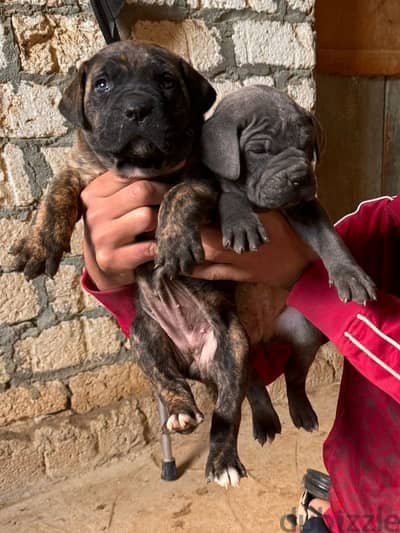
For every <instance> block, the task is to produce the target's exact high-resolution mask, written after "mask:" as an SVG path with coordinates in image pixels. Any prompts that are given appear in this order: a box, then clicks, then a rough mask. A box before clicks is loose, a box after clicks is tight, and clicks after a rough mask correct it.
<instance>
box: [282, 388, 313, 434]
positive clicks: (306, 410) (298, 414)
mask: <svg viewBox="0 0 400 533" xmlns="http://www.w3.org/2000/svg"><path fill="white" fill-rule="evenodd" d="M289 412H290V416H291V418H292V421H293V424H294V425H295V426H296V427H297V428H304V429H305V430H306V431H309V432H312V431H318V427H319V425H318V417H317V415H316V414H315V411H314V409H313V408H312V405H311V403H310V402H309V400H308V398H307V397H306V396H305V397H304V398H296V399H293V398H289Z"/></svg>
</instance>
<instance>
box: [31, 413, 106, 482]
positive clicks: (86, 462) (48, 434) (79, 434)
mask: <svg viewBox="0 0 400 533" xmlns="http://www.w3.org/2000/svg"><path fill="white" fill-rule="evenodd" d="M35 439H36V440H38V441H39V442H42V445H43V448H44V463H45V467H46V475H47V476H48V477H49V478H50V479H60V478H63V477H65V476H68V475H72V474H73V473H76V472H77V471H79V470H88V469H89V468H90V466H91V465H93V464H94V462H95V458H96V455H97V438H96V435H94V434H93V433H91V431H90V430H89V429H88V428H86V427H85V426H84V425H81V424H79V423H77V424H74V422H73V420H72V419H71V417H67V418H64V419H63V420H62V422H59V423H58V424H57V425H50V424H48V425H47V426H44V427H42V428H40V429H39V430H38V431H36V432H35Z"/></svg>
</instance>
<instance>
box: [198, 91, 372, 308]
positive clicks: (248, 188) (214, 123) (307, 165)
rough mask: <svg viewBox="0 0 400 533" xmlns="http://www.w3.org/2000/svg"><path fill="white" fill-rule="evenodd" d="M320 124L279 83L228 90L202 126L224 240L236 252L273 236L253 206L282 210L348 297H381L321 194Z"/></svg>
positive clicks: (361, 300)
mask: <svg viewBox="0 0 400 533" xmlns="http://www.w3.org/2000/svg"><path fill="white" fill-rule="evenodd" d="M320 144H321V129H320V127H319V125H318V123H317V121H316V119H315V118H314V117H313V115H312V114H311V113H309V112H308V111H306V110H305V109H303V108H302V107H300V106H299V105H297V104H296V103H295V102H294V101H293V100H292V99H291V98H290V97H289V96H287V95H286V94H285V93H283V92H281V91H278V90H277V89H274V88H271V87H267V86H262V85H255V86H251V87H245V88H243V89H239V90H238V91H236V92H234V93H231V94H229V95H228V96H226V97H225V98H224V99H223V100H222V101H221V102H220V103H219V105H218V106H217V108H216V110H215V112H214V114H213V116H212V117H211V118H210V119H209V120H208V121H207V122H206V123H205V125H204V126H203V130H202V145H203V162H204V163H205V165H206V166H207V167H208V168H209V169H210V170H212V171H213V172H214V174H215V175H216V176H217V177H218V178H219V181H220V183H221V187H222V191H223V193H222V195H221V198H220V202H219V214H220V219H221V227H222V233H223V242H224V246H226V247H228V248H232V249H233V250H235V251H236V252H238V253H241V252H243V251H245V250H256V249H257V248H258V247H259V246H260V245H261V244H262V243H263V242H265V241H266V240H268V236H267V235H266V234H265V231H264V228H263V226H262V225H261V224H260V222H259V219H258V217H257V216H256V214H255V213H254V212H253V207H256V208H261V209H263V210H265V209H280V210H281V211H282V213H283V214H284V215H285V217H286V218H287V220H288V221H289V223H290V224H291V225H292V227H293V228H294V229H295V230H296V231H297V232H298V233H299V235H300V236H301V237H302V238H303V239H304V240H305V241H306V242H307V243H308V244H309V245H310V246H311V247H312V248H313V249H314V250H315V252H316V253H317V254H318V255H319V256H320V257H321V258H322V260H323V262H324V265H325V267H326V269H327V271H328V274H329V281H330V283H331V284H332V285H334V286H335V287H336V288H337V291H338V294H339V297H340V299H341V300H342V301H350V300H354V301H356V302H359V303H364V302H366V301H367V300H370V299H375V285H374V283H373V281H372V280H371V279H370V278H369V277H368V276H367V275H366V274H365V273H364V271H363V270H362V269H361V268H360V267H359V266H358V265H357V264H356V262H355V260H354V259H353V257H352V256H351V254H350V252H349V250H348V249H347V247H346V246H345V245H344V243H343V242H342V240H341V239H340V237H339V236H338V235H337V234H336V232H335V230H334V229H333V227H332V224H331V223H330V221H329V218H328V216H327V215H326V213H325V211H324V209H323V208H322V206H321V205H320V204H319V202H318V200H317V199H316V178H315V172H314V163H315V162H316V161H317V160H318V158H319V155H320Z"/></svg>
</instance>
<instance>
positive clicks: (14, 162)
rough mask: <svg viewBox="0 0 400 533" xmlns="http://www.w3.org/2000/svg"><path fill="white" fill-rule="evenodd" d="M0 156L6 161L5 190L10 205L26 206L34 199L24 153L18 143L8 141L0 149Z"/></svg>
mask: <svg viewBox="0 0 400 533" xmlns="http://www.w3.org/2000/svg"><path fill="white" fill-rule="evenodd" d="M0 158H1V159H2V160H3V161H4V169H5V172H4V178H5V181H6V184H5V190H6V198H8V202H6V204H8V205H15V206H17V207H24V206H27V205H30V204H31V203H32V202H33V201H34V198H33V195H32V189H31V186H30V183H29V177H28V175H27V173H26V171H25V161H24V154H23V152H22V150H21V148H19V147H18V146H17V145H15V144H12V143H7V144H6V145H5V146H4V147H3V149H2V150H1V151H0Z"/></svg>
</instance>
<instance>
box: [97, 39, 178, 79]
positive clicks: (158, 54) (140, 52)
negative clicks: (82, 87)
mask: <svg viewBox="0 0 400 533" xmlns="http://www.w3.org/2000/svg"><path fill="white" fill-rule="evenodd" d="M162 72H170V73H171V74H174V73H175V74H176V73H178V64H177V61H176V58H175V56H173V55H172V54H170V53H168V52H167V50H164V49H162V48H159V47H157V46H155V45H150V44H148V45H146V44H143V43H134V42H118V43H114V44H112V45H109V46H107V47H106V48H104V49H103V50H101V51H100V52H99V53H97V54H96V55H95V56H94V57H93V58H92V59H91V60H90V62H89V77H90V78H91V79H93V78H96V77H97V76H99V75H101V74H105V73H107V74H108V75H111V76H113V75H117V74H120V73H126V74H130V75H133V74H134V75H135V76H137V77H138V78H149V77H152V76H154V75H155V74H157V73H162Z"/></svg>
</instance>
